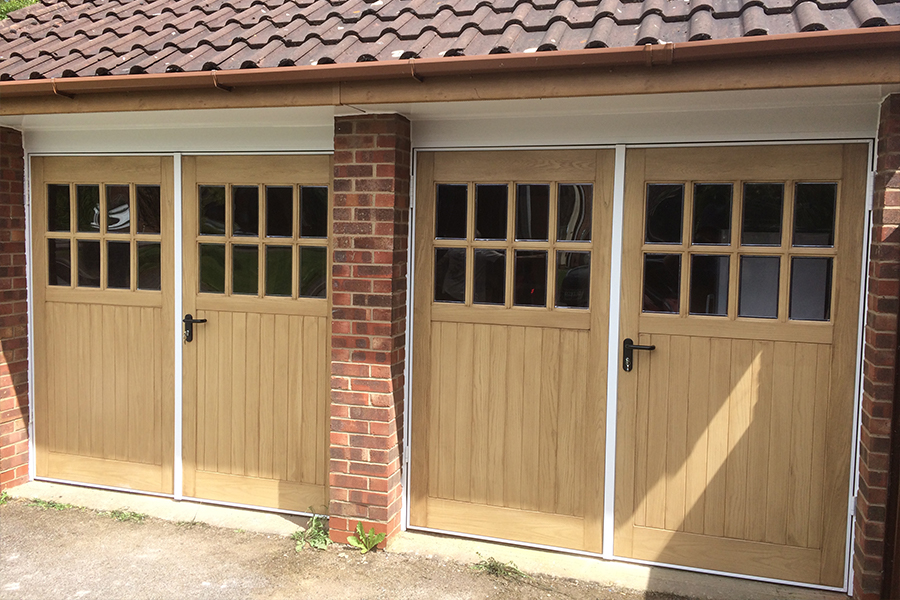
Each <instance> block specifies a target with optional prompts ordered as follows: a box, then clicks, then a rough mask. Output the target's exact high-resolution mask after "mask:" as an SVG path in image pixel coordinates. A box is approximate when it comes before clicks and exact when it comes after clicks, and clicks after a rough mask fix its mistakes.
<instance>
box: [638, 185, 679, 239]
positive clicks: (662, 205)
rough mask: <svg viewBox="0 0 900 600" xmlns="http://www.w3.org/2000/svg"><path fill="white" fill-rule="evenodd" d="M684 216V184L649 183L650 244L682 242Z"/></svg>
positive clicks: (648, 230) (648, 217) (648, 227)
mask: <svg viewBox="0 0 900 600" xmlns="http://www.w3.org/2000/svg"><path fill="white" fill-rule="evenodd" d="M683 216H684V184H681V183H651V184H648V185H647V235H646V238H645V239H646V242H647V243H648V244H680V243H681V225H682V219H683Z"/></svg>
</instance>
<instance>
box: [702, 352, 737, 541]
mask: <svg viewBox="0 0 900 600" xmlns="http://www.w3.org/2000/svg"><path fill="white" fill-rule="evenodd" d="M709 375H710V380H709V416H708V417H707V418H708V419H709V438H708V439H709V442H708V447H709V453H708V455H707V461H706V499H705V502H704V504H705V514H704V518H703V529H704V532H705V533H706V534H707V535H715V536H723V535H725V480H726V478H727V474H728V451H729V448H728V430H729V427H728V410H729V403H728V396H729V395H730V393H731V342H730V341H729V340H722V339H714V340H712V341H711V343H710V354H709Z"/></svg>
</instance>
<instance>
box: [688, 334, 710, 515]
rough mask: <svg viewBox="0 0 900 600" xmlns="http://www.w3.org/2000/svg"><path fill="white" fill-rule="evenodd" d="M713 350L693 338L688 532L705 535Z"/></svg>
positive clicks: (703, 342) (690, 380)
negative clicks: (711, 354)
mask: <svg viewBox="0 0 900 600" xmlns="http://www.w3.org/2000/svg"><path fill="white" fill-rule="evenodd" d="M709 348H710V340H709V338H706V337H691V338H690V363H689V366H688V378H689V381H688V405H687V460H686V462H685V473H684V488H685V494H684V507H685V515H684V530H685V531H686V532H688V533H703V517H704V513H705V512H706V493H705V492H706V464H707V455H708V448H707V445H708V443H709V429H708V427H707V426H708V424H709V422H708V420H707V415H708V413H709V373H710V368H709Z"/></svg>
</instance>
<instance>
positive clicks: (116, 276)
mask: <svg viewBox="0 0 900 600" xmlns="http://www.w3.org/2000/svg"><path fill="white" fill-rule="evenodd" d="M106 287H108V288H117V289H126V290H127V289H128V288H130V287H131V242H107V243H106Z"/></svg>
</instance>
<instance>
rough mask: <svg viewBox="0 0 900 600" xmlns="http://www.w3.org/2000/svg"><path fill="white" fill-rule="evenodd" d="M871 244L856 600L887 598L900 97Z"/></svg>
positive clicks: (882, 133) (889, 127)
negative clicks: (884, 582)
mask: <svg viewBox="0 0 900 600" xmlns="http://www.w3.org/2000/svg"><path fill="white" fill-rule="evenodd" d="M872 209H873V211H872V216H873V228H872V240H871V247H870V249H869V252H870V258H869V281H868V296H867V298H866V302H867V304H866V308H867V311H866V330H865V350H864V364H863V397H862V415H861V416H862V427H861V430H860V456H859V495H858V496H857V500H856V509H857V518H856V531H855V532H854V545H853V570H854V583H853V597H854V598H856V599H857V600H876V599H878V598H881V591H882V580H883V572H884V567H885V558H886V557H885V520H886V516H887V515H886V509H887V504H888V498H887V496H888V486H889V483H890V482H889V472H890V470H891V469H890V466H891V465H890V463H891V461H897V460H900V455H897V454H894V455H893V456H892V455H891V446H892V440H891V431H892V421H895V420H897V419H898V417H900V414H898V413H897V412H896V411H895V410H894V404H895V402H896V401H897V389H896V365H897V313H898V306H900V300H898V299H900V227H898V224H900V94H894V95H893V96H889V97H888V98H887V99H886V100H885V101H884V103H883V104H882V107H881V122H880V125H879V130H878V157H877V165H876V175H875V189H874V197H873V202H872Z"/></svg>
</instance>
